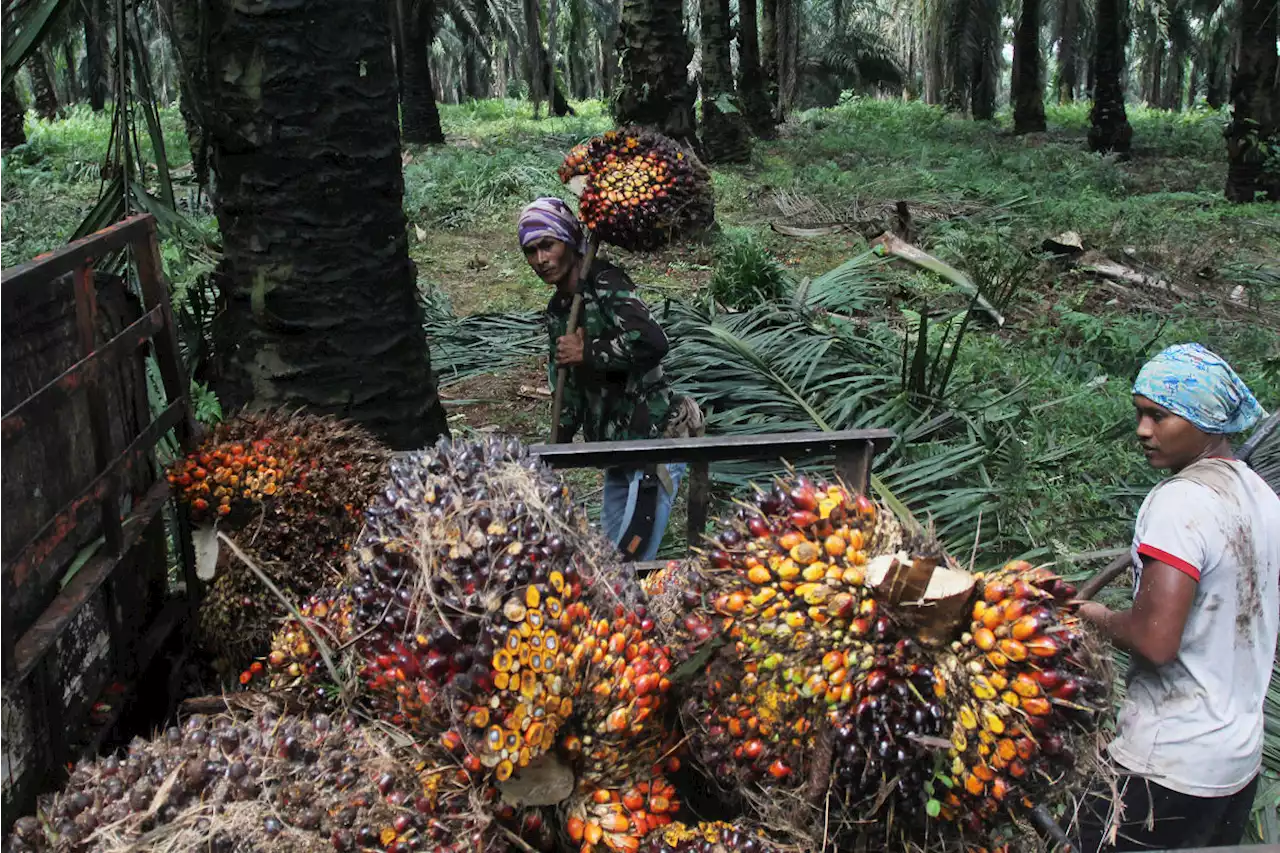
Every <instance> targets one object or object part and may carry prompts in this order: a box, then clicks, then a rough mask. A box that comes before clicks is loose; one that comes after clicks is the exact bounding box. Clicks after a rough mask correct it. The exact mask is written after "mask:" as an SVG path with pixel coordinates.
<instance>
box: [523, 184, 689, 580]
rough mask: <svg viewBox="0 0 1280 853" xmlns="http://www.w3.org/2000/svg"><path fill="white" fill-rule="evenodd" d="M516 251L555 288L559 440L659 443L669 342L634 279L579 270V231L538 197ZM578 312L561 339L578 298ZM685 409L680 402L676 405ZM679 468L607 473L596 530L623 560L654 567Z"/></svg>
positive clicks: (601, 266)
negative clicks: (562, 381) (561, 371)
mask: <svg viewBox="0 0 1280 853" xmlns="http://www.w3.org/2000/svg"><path fill="white" fill-rule="evenodd" d="M517 230H518V233H519V237H520V245H521V248H522V249H523V250H524V254H525V258H526V259H527V260H528V261H529V265H530V266H532V267H533V270H534V272H536V273H537V274H538V277H539V278H541V279H542V280H543V281H545V282H546V283H547V284H550V285H553V286H554V287H555V288H556V292H555V294H554V295H553V296H552V297H551V301H550V303H549V304H548V305H547V327H548V334H549V343H550V350H551V358H550V360H549V363H548V370H549V374H550V382H551V385H552V388H553V390H554V388H555V383H556V372H557V368H558V367H564V368H567V369H568V373H567V376H568V378H567V381H566V385H565V389H564V402H563V406H562V409H561V413H560V423H559V424H557V425H556V430H557V434H556V437H557V440H558V441H572V440H573V436H574V435H575V434H576V433H577V432H578V431H579V430H581V431H582V435H583V437H584V438H585V439H586V440H587V441H627V440H633V439H650V438H659V437H661V436H662V435H663V434H664V430H665V429H666V427H667V423H668V420H669V419H670V416H671V415H672V414H673V413H675V412H677V411H681V410H682V409H683V408H684V407H683V406H677V405H675V403H676V401H675V399H674V398H673V395H672V392H671V385H670V383H669V382H668V381H667V378H666V376H665V375H664V374H663V372H662V358H663V356H665V355H666V354H667V337H666V335H665V334H664V333H663V331H662V327H661V326H659V325H658V324H657V323H656V322H655V321H654V320H653V318H652V317H651V316H650V315H649V309H648V308H647V307H646V306H645V304H644V303H643V302H642V301H641V300H640V299H639V298H638V297H637V296H636V293H635V285H634V284H633V283H632V281H631V279H630V277H628V276H627V274H626V273H625V272H623V271H622V270H621V269H619V268H618V267H616V266H614V265H613V264H611V263H609V262H607V261H603V260H598V261H596V262H595V263H594V264H593V265H592V267H591V269H590V270H588V271H585V274H584V271H583V270H582V261H583V255H584V254H585V240H584V239H583V233H582V226H581V224H580V223H579V222H578V219H577V217H575V216H574V215H573V213H572V211H570V210H569V208H568V206H567V205H565V204H564V202H562V201H560V200H559V199H554V198H541V199H538V200H537V201H535V202H533V203H532V204H530V205H529V206H528V207H526V208H525V210H524V211H523V212H522V213H521V215H520V223H519V226H518V229H517ZM579 292H580V293H581V294H582V313H581V316H580V317H579V326H578V329H577V331H576V333H575V334H573V335H569V334H566V332H567V328H568V323H569V312H570V308H571V307H572V305H573V298H574V295H575V294H576V293H579ZM680 402H683V401H680ZM684 469H685V466H684V465H683V464H673V465H661V466H649V467H648V468H645V469H630V468H620V467H611V468H606V469H605V471H604V475H605V482H604V507H603V510H602V512H601V526H602V527H603V528H604V532H605V535H607V536H608V537H609V538H610V539H612V540H613V541H614V543H616V544H617V545H618V546H619V548H620V549H621V550H622V552H623V555H624V557H627V558H630V559H635V560H652V559H653V558H654V557H655V556H656V555H657V551H658V545H659V543H660V542H661V540H662V534H663V532H664V531H665V529H666V525H667V518H668V516H669V515H670V512H671V504H672V502H673V501H674V500H675V494H676V490H677V489H678V488H679V483H680V478H681V477H682V476H683V474H684Z"/></svg>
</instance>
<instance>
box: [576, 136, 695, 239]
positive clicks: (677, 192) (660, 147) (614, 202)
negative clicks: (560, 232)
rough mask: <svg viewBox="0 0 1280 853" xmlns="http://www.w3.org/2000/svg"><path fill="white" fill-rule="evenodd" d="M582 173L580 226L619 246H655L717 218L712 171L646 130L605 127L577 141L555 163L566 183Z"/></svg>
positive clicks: (671, 142) (665, 138) (678, 147)
mask: <svg viewBox="0 0 1280 853" xmlns="http://www.w3.org/2000/svg"><path fill="white" fill-rule="evenodd" d="M579 176H580V177H581V178H585V181H584V186H583V187H582V196H581V200H580V203H579V214H580V215H581V217H582V221H583V223H584V224H585V225H586V226H587V228H589V229H590V230H591V231H592V232H594V233H595V234H597V235H598V236H599V237H600V239H602V240H603V241H604V242H606V243H609V244H611V245H614V246H619V247H621V248H623V249H631V250H636V249H656V248H658V247H660V246H662V245H663V244H665V243H667V242H668V241H670V240H671V239H673V238H674V237H676V236H677V235H680V234H690V233H693V232H696V231H700V230H703V229H705V228H706V227H708V226H709V225H710V224H711V222H712V220H713V219H714V218H715V203H714V201H713V199H712V194H711V175H710V173H709V172H708V171H707V169H706V167H704V166H703V165H702V164H701V163H700V162H698V159H697V158H696V157H695V156H694V155H693V154H692V152H689V151H686V150H685V149H684V148H682V147H681V146H680V145H678V144H677V143H676V142H674V141H672V140H670V139H668V138H667V137H665V136H662V135H661V134H658V133H654V132H653V131H651V130H643V129H641V128H635V127H625V128H622V129H620V130H610V131H608V132H606V133H604V134H602V135H601V136H596V137H593V138H592V139H590V140H589V141H587V142H585V143H583V144H582V145H579V146H577V147H576V148H574V149H573V150H572V151H570V152H569V155H568V156H567V157H566V158H565V161H564V163H563V165H561V167H560V179H561V180H562V181H564V182H565V183H569V182H570V181H573V180H574V179H575V178H577V177H579Z"/></svg>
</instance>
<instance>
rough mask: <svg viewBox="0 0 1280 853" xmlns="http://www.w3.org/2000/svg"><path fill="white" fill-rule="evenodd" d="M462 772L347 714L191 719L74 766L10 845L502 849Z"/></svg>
mask: <svg viewBox="0 0 1280 853" xmlns="http://www.w3.org/2000/svg"><path fill="white" fill-rule="evenodd" d="M479 797H480V794H479V793H478V791H477V789H476V787H475V786H474V784H473V782H472V779H471V776H470V774H469V773H468V772H467V771H466V770H465V769H463V768H462V767H461V766H459V765H458V763H457V762H456V761H454V760H452V759H450V758H449V757H448V756H447V755H444V754H443V752H442V751H441V750H439V749H438V748H437V749H432V748H430V747H429V745H428V748H426V749H423V748H422V747H417V748H413V749H406V748H405V747H404V746H400V745H397V744H396V743H395V741H394V739H393V738H392V737H390V736H389V735H388V734H387V733H386V732H384V731H381V730H379V729H378V728H376V727H370V726H367V725H362V724H360V723H358V722H357V721H356V720H355V719H353V718H351V717H330V716H329V715H326V714H315V715H312V716H288V715H279V714H277V713H275V712H274V711H270V710H262V711H258V712H255V713H251V714H247V715H244V714H242V715H231V714H227V715H220V716H216V717H199V716H197V717H193V718H191V719H190V720H188V721H187V722H186V724H185V725H183V726H182V727H181V728H171V729H168V730H167V731H165V732H163V733H161V734H160V735H158V736H156V737H154V738H152V739H151V740H142V739H137V740H135V741H134V742H133V743H132V744H131V745H130V747H129V749H128V751H127V752H126V753H125V754H124V755H121V756H110V757H108V758H103V759H98V760H97V761H94V762H91V763H89V762H86V763H82V764H80V765H79V766H78V767H76V768H75V769H74V770H73V771H72V773H71V777H70V779H69V780H68V782H67V785H66V787H65V788H64V789H63V790H62V791H61V792H60V793H58V794H56V795H55V796H53V797H52V798H50V799H49V800H47V801H46V803H45V807H44V809H43V814H42V817H43V819H40V818H36V817H25V818H22V819H20V820H18V821H17V823H16V824H15V826H14V832H13V834H12V835H11V836H10V838H9V839H8V844H7V845H6V848H5V849H6V850H11V851H13V853H43V851H59V853H88V851H102V852H103V853H117V851H120V853H123V851H126V850H165V851H175V853H176V851H189V850H201V851H211V853H232V852H233V851H235V853H247V851H255V853H256V851H261V853H268V851H271V853H302V852H303V851H307V853H313V851H320V850H329V851H339V853H341V852H342V851H357V850H379V851H384V853H412V851H428V850H429V851H436V853H462V851H467V853H499V851H506V850H508V849H509V848H508V846H507V844H506V841H505V836H504V835H503V834H502V833H501V831H500V830H498V829H497V828H496V827H495V826H494V825H493V824H492V821H491V820H489V818H488V817H487V816H486V813H485V811H484V810H483V809H481V808H477V805H478V800H479Z"/></svg>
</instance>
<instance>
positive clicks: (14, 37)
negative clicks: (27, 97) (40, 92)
mask: <svg viewBox="0 0 1280 853" xmlns="http://www.w3.org/2000/svg"><path fill="white" fill-rule="evenodd" d="M6 5H9V4H6ZM68 5H69V0H31V2H26V3H15V4H12V5H10V10H9V11H10V14H11V15H12V18H10V19H9V20H6V21H5V24H6V26H5V28H4V29H5V38H4V59H3V61H2V62H3V68H4V85H6V86H8V85H9V83H10V82H11V81H12V80H13V77H14V75H15V74H17V73H18V70H19V69H20V68H22V66H23V64H24V63H25V62H26V61H27V60H28V59H30V58H31V57H32V55H34V54H35V53H36V51H38V50H39V49H40V47H41V46H42V45H44V43H45V41H46V39H47V38H48V37H49V35H50V34H51V33H52V32H53V31H54V29H55V27H56V25H57V23H58V19H59V18H60V17H61V16H62V14H63V12H64V11H65V9H66V7H67V6H68Z"/></svg>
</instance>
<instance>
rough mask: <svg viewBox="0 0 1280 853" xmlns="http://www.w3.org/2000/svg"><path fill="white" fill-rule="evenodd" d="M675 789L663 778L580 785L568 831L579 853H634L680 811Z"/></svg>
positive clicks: (567, 822) (569, 808)
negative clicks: (608, 784)
mask: <svg viewBox="0 0 1280 853" xmlns="http://www.w3.org/2000/svg"><path fill="white" fill-rule="evenodd" d="M679 808H680V802H679V800H678V798H677V796H676V789H675V787H674V786H672V785H671V783H670V782H667V781H666V780H665V779H664V778H663V777H661V776H654V777H652V778H649V777H647V776H646V777H644V778H642V779H640V780H631V781H628V782H625V783H623V784H621V785H618V786H612V787H598V786H595V785H591V784H589V783H585V784H581V785H580V786H579V788H578V790H577V791H575V792H574V795H573V797H571V798H570V800H569V801H568V803H567V805H566V808H565V813H566V820H565V831H566V832H567V834H568V836H569V839H570V840H571V841H572V842H573V843H574V844H575V845H578V851H579V853H595V851H606V850H611V851H614V853H634V851H636V850H639V849H640V845H641V842H642V841H643V840H644V839H645V838H646V836H648V835H649V834H651V833H654V832H657V831H659V830H660V829H661V828H662V827H664V826H666V825H667V824H669V823H671V821H672V820H673V819H674V817H673V816H674V814H675V813H676V812H677V811H678V810H679Z"/></svg>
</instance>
